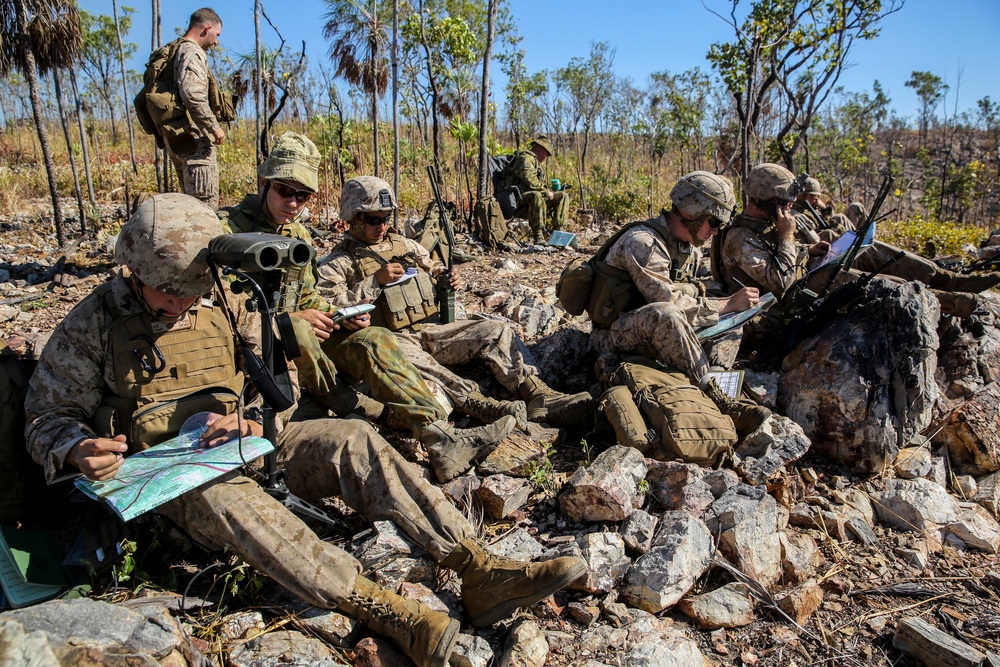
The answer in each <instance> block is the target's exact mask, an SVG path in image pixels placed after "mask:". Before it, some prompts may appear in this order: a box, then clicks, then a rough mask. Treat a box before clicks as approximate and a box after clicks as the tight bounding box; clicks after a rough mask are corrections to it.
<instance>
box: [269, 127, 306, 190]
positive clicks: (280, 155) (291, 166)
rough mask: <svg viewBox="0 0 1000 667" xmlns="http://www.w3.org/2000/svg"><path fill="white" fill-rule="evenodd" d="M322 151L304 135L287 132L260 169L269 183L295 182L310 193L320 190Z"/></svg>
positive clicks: (275, 144)
mask: <svg viewBox="0 0 1000 667" xmlns="http://www.w3.org/2000/svg"><path fill="white" fill-rule="evenodd" d="M319 157H320V156H319V150H318V149H317V148H316V144H314V143H313V142H312V140H310V139H309V137H307V136H305V135H304V134H296V133H295V132H285V133H284V134H283V135H281V136H280V137H278V140H277V141H276V142H274V147H273V148H271V154H270V155H268V156H267V159H266V160H264V161H263V162H261V163H260V165H259V166H258V167H257V175H258V176H260V177H261V178H266V179H267V180H269V181H295V182H296V183H299V184H301V185H302V186H304V187H305V188H306V189H307V190H309V191H310V192H316V191H317V190H319Z"/></svg>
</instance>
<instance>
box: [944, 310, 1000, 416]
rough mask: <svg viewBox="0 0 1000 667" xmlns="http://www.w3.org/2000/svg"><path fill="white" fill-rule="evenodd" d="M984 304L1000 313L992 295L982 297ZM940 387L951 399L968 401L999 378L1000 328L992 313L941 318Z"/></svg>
mask: <svg viewBox="0 0 1000 667" xmlns="http://www.w3.org/2000/svg"><path fill="white" fill-rule="evenodd" d="M978 298H979V300H980V302H981V303H984V304H985V305H986V308H987V309H990V308H992V309H993V312H1000V309H998V306H1000V300H998V299H997V298H996V297H995V296H993V295H992V294H991V293H990V292H983V293H982V294H980V295H979V297H978ZM938 333H939V335H940V337H941V347H940V349H939V350H938V372H937V378H936V379H937V381H938V385H940V386H941V387H942V389H943V390H944V394H945V396H947V397H948V398H949V399H952V400H958V401H961V400H966V399H969V398H971V397H972V396H974V395H975V394H977V393H978V392H979V391H981V390H982V388H983V387H984V386H986V385H988V384H990V383H991V382H994V381H996V380H998V379H1000V377H997V369H1000V329H998V328H997V327H996V321H995V318H994V316H993V315H992V313H991V314H987V315H980V314H979V313H975V314H973V315H972V316H971V317H967V318H946V319H942V321H941V326H940V327H939V329H938Z"/></svg>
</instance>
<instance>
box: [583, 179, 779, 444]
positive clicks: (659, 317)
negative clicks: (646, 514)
mask: <svg viewBox="0 0 1000 667" xmlns="http://www.w3.org/2000/svg"><path fill="white" fill-rule="evenodd" d="M670 200H671V202H672V204H673V205H672V207H671V209H670V210H669V211H668V210H666V209H663V210H661V211H660V214H659V215H658V216H657V217H655V218H650V219H649V220H646V221H645V222H641V223H638V224H634V226H632V227H630V228H629V229H627V230H626V231H625V233H624V234H622V235H621V236H620V237H619V238H618V240H617V241H615V242H614V243H613V244H612V246H611V248H610V249H609V251H608V253H607V255H606V257H605V259H604V261H605V262H606V263H607V264H608V265H610V266H611V267H612V268H613V269H617V270H618V271H619V272H621V276H622V278H621V279H622V280H626V281H630V282H631V283H632V286H631V289H632V290H633V291H634V298H633V299H632V303H631V304H630V305H632V306H634V307H633V308H632V309H626V310H625V311H624V312H622V313H621V314H619V315H618V316H617V318H615V319H614V321H613V323H612V324H611V326H610V327H609V328H607V329H604V328H601V327H598V326H596V325H595V327H594V332H593V336H594V342H595V345H596V346H597V347H598V348H599V349H603V350H606V351H612V350H613V351H616V352H623V353H638V354H642V355H646V356H649V357H653V358H655V359H657V360H659V361H662V362H664V363H667V364H670V365H671V366H674V367H676V368H678V369H679V370H681V371H682V372H684V373H685V374H687V376H688V377H689V378H690V379H691V381H692V382H693V383H695V384H696V385H699V386H700V387H701V388H702V389H703V390H704V391H705V393H706V394H707V395H708V396H709V397H710V398H711V399H712V400H713V401H714V402H715V403H716V404H717V405H718V406H719V408H720V409H721V410H722V411H723V413H725V414H728V415H730V416H731V417H733V422H734V423H735V425H736V427H737V432H739V433H740V434H745V433H749V432H751V431H753V430H756V428H757V427H758V426H760V425H761V424H762V423H763V422H764V420H766V419H767V418H768V417H769V416H770V414H771V413H770V411H768V410H767V409H766V408H763V407H760V406H757V405H754V404H753V403H751V402H750V401H736V400H733V399H731V398H729V397H728V396H726V395H725V394H724V393H723V392H722V391H721V390H720V389H719V387H718V385H717V384H716V382H715V380H714V379H712V378H711V377H710V376H708V373H709V368H710V362H709V358H708V355H706V353H705V351H704V349H702V346H701V343H700V342H699V341H698V339H697V337H696V336H695V328H696V327H697V328H702V327H706V326H712V325H715V324H718V322H719V316H720V315H723V314H725V313H729V312H734V311H740V310H745V309H747V308H750V307H752V306H753V305H755V304H756V303H757V301H758V297H759V294H758V292H757V290H756V289H754V288H746V289H742V290H740V291H738V292H737V293H736V294H734V295H733V296H732V297H730V298H729V299H728V300H725V299H723V300H720V299H711V298H708V297H706V296H705V288H704V285H703V284H702V283H700V282H697V281H695V276H696V275H697V272H698V267H699V264H700V261H701V252H700V248H701V246H703V245H704V244H705V243H706V242H708V241H709V240H710V239H711V238H712V237H713V236H715V234H716V233H717V232H718V230H719V228H720V227H722V226H723V225H725V224H726V223H727V222H729V218H730V216H731V215H732V212H733V208H734V207H735V205H736V198H735V196H734V195H733V188H732V185H731V184H730V183H729V181H728V180H727V179H726V178H724V177H722V176H717V175H715V174H711V173H709V172H705V171H695V172H691V173H690V174H687V175H685V176H683V177H682V178H681V179H680V180H679V181H678V182H677V184H676V185H675V186H674V188H673V190H671V192H670ZM598 275H600V274H598ZM626 276H627V277H626ZM600 279H601V278H599V277H597V276H595V280H600ZM643 304H644V305H643ZM736 335H738V333H737V334H736ZM732 347H733V348H734V349H735V348H736V347H738V344H737V345H735V346H732ZM726 361H727V362H728V365H731V363H732V361H733V360H732V359H728V360H726Z"/></svg>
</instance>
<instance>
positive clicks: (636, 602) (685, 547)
mask: <svg viewBox="0 0 1000 667" xmlns="http://www.w3.org/2000/svg"><path fill="white" fill-rule="evenodd" d="M713 550H714V548H713V544H712V534H711V533H710V532H709V530H708V528H707V527H706V526H705V524H704V523H703V522H702V521H700V520H699V519H696V518H694V517H693V516H691V515H690V514H688V513H687V512H681V511H673V512H665V513H664V514H663V516H662V517H660V526H659V528H658V529H657V531H656V537H655V538H653V547H652V548H651V549H650V550H649V553H647V554H645V555H644V556H642V557H641V558H639V559H638V560H637V561H636V562H635V563H634V564H633V565H632V569H630V570H629V571H628V574H627V575H626V576H625V582H624V584H623V586H622V587H621V588H620V592H621V596H622V599H623V600H625V601H626V602H627V603H628V604H629V605H631V606H633V607H637V608H639V609H643V610H645V611H648V612H650V613H652V614H656V613H659V612H661V611H663V610H664V609H666V608H667V607H669V606H671V605H673V604H675V603H676V602H677V601H678V600H680V599H681V598H682V597H684V595H685V594H686V593H687V592H688V591H689V590H691V586H693V585H694V583H695V582H696V581H697V580H698V578H699V577H700V576H701V575H702V574H703V573H704V572H705V570H706V569H708V566H709V564H710V563H711V561H712V553H713Z"/></svg>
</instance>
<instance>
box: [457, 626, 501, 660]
mask: <svg viewBox="0 0 1000 667" xmlns="http://www.w3.org/2000/svg"><path fill="white" fill-rule="evenodd" d="M495 660H496V656H495V655H494V654H493V649H492V648H490V643H489V642H488V641H486V640H485V639H483V638H482V637H479V636H477V635H464V634H459V635H458V641H456V642H455V648H454V649H453V650H452V652H451V660H450V663H451V667H488V666H489V665H491V664H493V663H494V661H495Z"/></svg>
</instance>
